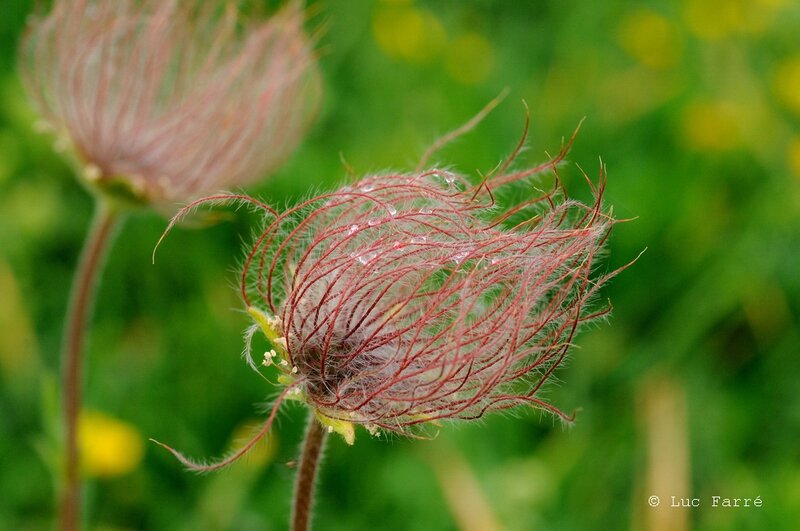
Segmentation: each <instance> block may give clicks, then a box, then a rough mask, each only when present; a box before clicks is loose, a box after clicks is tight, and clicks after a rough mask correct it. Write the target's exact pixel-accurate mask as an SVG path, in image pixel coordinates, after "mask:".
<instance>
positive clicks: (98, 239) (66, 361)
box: [59, 199, 119, 531]
mask: <svg viewBox="0 0 800 531" xmlns="http://www.w3.org/2000/svg"><path fill="white" fill-rule="evenodd" d="M118 220H119V216H118V213H117V212H116V211H115V210H114V209H113V208H111V207H110V206H109V205H108V204H106V202H105V201H103V200H102V199H100V200H99V203H98V204H97V210H96V212H95V215H94V221H93V222H92V228H91V231H90V232H89V235H88V236H87V238H86V241H85V242H84V247H83V251H82V252H81V258H80V262H79V263H78V268H77V270H76V271H75V276H74V277H73V280H72V292H71V295H70V302H69V307H68V309H67V315H66V326H65V329H64V343H63V347H62V351H61V371H62V375H61V377H62V384H61V385H62V388H61V391H62V403H63V408H64V409H63V412H64V419H63V422H64V437H65V443H64V448H65V454H66V455H65V459H64V484H63V486H62V488H63V490H62V492H61V502H60V504H61V507H60V526H59V529H61V530H62V531H75V530H77V529H78V528H79V526H80V504H81V496H80V463H79V456H78V415H79V413H80V409H81V401H82V394H83V393H82V389H81V388H82V383H83V381H82V380H83V350H84V343H85V335H86V334H85V333H86V324H87V322H88V320H89V315H90V314H91V310H92V303H93V301H94V294H95V287H96V286H97V279H98V278H99V276H100V272H101V271H102V266H103V263H104V258H105V255H106V250H107V249H108V245H109V243H110V242H111V239H112V236H113V234H114V228H115V227H116V225H117V222H118Z"/></svg>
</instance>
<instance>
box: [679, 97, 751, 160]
mask: <svg viewBox="0 0 800 531" xmlns="http://www.w3.org/2000/svg"><path fill="white" fill-rule="evenodd" d="M682 125H683V127H682V133H683V137H684V140H685V141H686V143H687V144H688V145H689V146H690V147H692V148H694V149H697V150H701V151H702V150H712V151H725V150H729V149H734V148H736V147H738V146H739V145H740V143H741V135H740V130H739V122H738V120H737V115H736V110H735V108H734V107H733V106H732V105H730V104H726V103H723V102H696V103H693V104H691V105H689V106H688V107H686V109H684V111H683V115H682Z"/></svg>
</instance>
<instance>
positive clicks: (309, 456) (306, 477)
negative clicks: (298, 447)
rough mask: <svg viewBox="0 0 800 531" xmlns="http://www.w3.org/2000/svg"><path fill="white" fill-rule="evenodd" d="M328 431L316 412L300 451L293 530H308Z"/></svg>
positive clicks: (293, 509)
mask: <svg viewBox="0 0 800 531" xmlns="http://www.w3.org/2000/svg"><path fill="white" fill-rule="evenodd" d="M327 435H328V432H327V431H325V427H324V426H323V425H322V424H320V423H319V421H317V419H316V416H315V415H314V413H311V415H310V417H309V419H308V428H307V429H306V436H305V439H304V440H303V449H302V451H301V453H300V468H299V469H298V470H297V480H296V482H295V487H294V505H293V507H292V531H308V529H309V524H310V523H311V506H312V501H313V498H314V484H315V483H316V478H317V470H318V469H319V460H320V457H321V456H322V449H323V448H324V446H325V438H326V436H327Z"/></svg>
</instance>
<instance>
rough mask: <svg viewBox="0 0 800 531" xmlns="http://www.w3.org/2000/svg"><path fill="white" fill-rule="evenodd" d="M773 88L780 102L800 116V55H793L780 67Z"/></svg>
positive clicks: (776, 72)
mask: <svg viewBox="0 0 800 531" xmlns="http://www.w3.org/2000/svg"><path fill="white" fill-rule="evenodd" d="M772 87H773V90H774V91H775V96H776V97H777V98H778V100H779V101H780V102H781V103H782V104H783V105H785V106H786V107H787V108H788V109H789V110H791V111H792V112H794V113H796V114H798V115H800V54H797V55H793V56H791V57H789V58H788V59H786V60H784V61H783V62H782V63H780V64H779V65H778V67H777V68H776V70H775V76H774V77H773V84H772Z"/></svg>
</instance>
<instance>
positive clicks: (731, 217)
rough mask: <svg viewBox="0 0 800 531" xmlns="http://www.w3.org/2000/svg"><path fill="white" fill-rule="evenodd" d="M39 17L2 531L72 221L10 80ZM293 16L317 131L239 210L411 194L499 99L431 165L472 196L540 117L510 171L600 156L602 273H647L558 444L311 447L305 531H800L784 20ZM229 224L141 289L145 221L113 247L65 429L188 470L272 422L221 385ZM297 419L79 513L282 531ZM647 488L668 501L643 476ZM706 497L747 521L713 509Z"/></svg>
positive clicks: (778, 16)
mask: <svg viewBox="0 0 800 531" xmlns="http://www.w3.org/2000/svg"><path fill="white" fill-rule="evenodd" d="M32 4H33V2H32V1H29V0H5V1H4V3H3V8H2V10H3V16H2V17H0V19H2V21H1V22H0V57H2V60H0V65H2V66H0V381H2V384H1V386H0V470H2V471H3V472H2V473H1V474H0V523H2V525H0V527H4V528H5V527H8V528H14V529H39V528H42V527H46V526H47V525H49V523H50V522H51V519H52V517H53V514H54V503H53V490H54V485H53V484H52V480H51V474H50V467H51V466H52V464H53V462H52V459H54V457H53V456H52V455H48V452H50V453H52V451H53V450H52V446H53V445H55V444H56V442H55V441H54V438H56V436H55V435H54V432H56V431H57V428H56V427H54V426H52V424H53V423H54V419H53V413H52V412H51V411H50V410H51V409H52V407H53V406H52V404H49V403H43V401H46V400H52V399H51V398H48V399H46V398H45V397H48V396H50V395H52V385H53V380H54V375H55V374H57V372H58V350H59V341H60V334H61V320H62V315H63V313H64V311H65V308H66V301H67V296H68V286H69V283H70V277H71V274H72V270H73V268H74V265H75V262H76V260H77V255H78V251H79V249H80V245H81V241H82V239H83V237H84V234H85V232H86V230H87V228H88V223H89V218H90V213H91V201H90V198H89V196H88V195H87V193H86V191H85V190H84V189H83V188H81V186H80V185H79V184H78V182H77V180H75V179H74V178H72V176H71V169H70V167H69V166H68V165H67V164H65V163H64V162H62V160H61V159H60V158H59V156H58V155H57V154H55V153H54V152H53V151H52V149H51V143H52V141H51V139H50V138H48V137H46V136H42V135H39V134H38V133H35V132H33V122H34V121H35V115H34V113H33V112H32V111H31V110H30V108H29V106H28V104H27V101H26V98H25V96H24V93H23V91H22V88H21V85H20V83H19V80H18V78H17V76H16V73H15V71H14V61H15V59H14V58H15V49H16V45H17V44H16V43H17V41H18V38H19V35H20V33H21V31H22V29H23V24H24V22H23V21H24V16H25V13H28V12H30V11H31V10H32V9H33V6H32ZM314 6H315V9H316V11H317V12H318V13H319V14H318V15H317V16H315V17H312V18H311V21H310V25H311V26H314V25H319V24H320V23H321V22H322V21H323V20H324V21H325V24H324V26H325V28H326V29H325V31H324V32H323V33H322V35H321V40H320V45H319V46H320V49H321V50H322V53H321V64H322V68H323V70H324V76H325V84H326V87H325V88H326V95H325V102H324V106H323V109H322V111H321V113H320V116H319V117H318V120H317V123H316V125H315V127H314V128H313V129H312V132H311V133H310V135H309V137H308V138H307V140H306V141H305V143H304V144H303V145H302V147H301V148H300V150H299V151H298V152H297V153H296V154H295V156H294V157H293V158H292V159H291V161H290V162H289V163H288V164H287V165H286V166H285V167H284V168H283V169H282V170H280V172H279V173H278V174H277V175H275V176H274V177H273V178H272V179H270V180H268V181H265V182H264V183H263V184H261V185H259V186H258V187H257V188H256V189H255V190H254V192H255V194H256V195H257V196H260V197H262V198H264V199H265V200H266V201H268V202H270V203H272V204H275V205H279V206H280V205H284V204H288V203H291V202H293V201H296V200H297V199H298V198H302V197H305V196H308V195H309V193H311V191H318V190H321V189H329V188H331V187H334V186H336V185H337V184H339V183H341V182H343V181H344V180H345V179H346V178H347V176H346V171H345V169H344V168H343V167H342V164H341V162H340V154H341V155H343V156H344V158H345V159H346V160H347V162H348V163H349V164H350V165H351V166H352V167H353V168H354V169H355V171H356V173H357V174H359V175H362V174H365V173H369V172H371V171H381V170H384V169H387V168H392V169H397V170H410V169H413V167H414V166H415V165H416V161H417V160H418V159H419V157H420V156H421V155H422V153H423V152H424V151H425V147H426V146H427V145H429V144H430V143H431V142H432V141H433V140H434V139H435V138H437V137H438V136H439V135H441V134H443V133H445V132H447V131H449V130H451V129H453V128H455V127H456V126H458V125H460V124H461V123H463V122H465V121H467V120H468V119H469V118H470V117H471V116H472V115H473V114H474V113H476V112H477V111H478V110H479V109H480V108H482V107H483V106H484V105H485V104H486V103H487V102H488V101H490V100H491V99H492V98H494V97H495V96H496V95H497V94H499V93H500V92H501V91H502V89H503V88H505V87H509V88H510V90H511V93H510V96H509V97H508V98H507V100H506V101H505V102H504V103H503V104H502V105H501V106H500V107H499V108H498V109H496V110H495V111H494V112H493V113H492V114H491V115H490V116H489V117H488V118H487V119H486V120H485V121H484V122H483V123H482V124H481V125H480V126H479V127H478V128H477V129H476V130H474V131H473V132H471V133H469V134H467V135H466V136H464V137H461V138H459V139H458V140H457V141H456V142H454V143H453V144H452V145H450V146H448V147H447V148H445V149H444V150H443V151H442V152H441V153H439V154H437V156H436V158H437V160H438V161H440V162H441V163H443V164H445V165H447V166H449V167H450V168H452V169H453V170H454V171H459V172H462V173H465V174H469V175H473V176H476V177H477V176H478V172H482V173H484V174H485V173H488V172H489V171H491V169H492V168H494V167H495V166H496V165H497V164H498V162H499V161H501V160H502V159H503V157H504V156H506V155H508V154H509V153H510V152H511V151H512V150H513V147H514V146H515V145H516V143H517V141H518V140H519V137H520V135H521V130H522V126H523V122H524V107H523V106H522V105H521V104H520V103H519V102H520V100H525V101H526V102H527V104H528V106H529V108H530V112H531V116H532V125H531V131H530V135H529V138H528V142H527V145H528V146H529V149H528V151H527V152H526V153H525V154H524V155H523V157H527V158H528V160H529V161H531V162H537V161H543V160H545V158H546V154H545V151H548V152H549V153H555V152H557V151H558V149H559V147H560V146H561V141H562V138H563V137H564V136H569V134H571V132H572V131H573V129H574V128H575V126H576V125H577V124H578V122H579V121H580V119H581V118H583V117H586V122H585V124H584V126H583V127H582V130H581V132H580V134H579V136H578V138H577V140H576V143H575V147H574V149H573V150H572V152H571V154H570V156H569V158H570V160H571V161H572V162H577V163H579V164H580V165H581V167H582V168H583V169H584V170H586V172H587V173H588V174H589V175H590V176H594V175H596V173H597V167H598V162H597V157H599V156H602V162H603V164H605V165H606V166H607V168H608V174H609V185H608V190H607V195H606V197H607V202H608V203H609V204H611V205H613V206H614V212H615V214H616V215H617V216H618V217H620V218H636V220H635V221H632V222H630V223H625V224H621V225H619V226H617V227H616V228H615V231H614V233H613V235H612V237H611V240H610V242H609V260H608V265H607V267H608V268H609V269H613V268H616V267H619V266H621V265H623V264H625V263H627V262H629V261H630V260H632V259H633V258H634V257H635V256H636V255H637V254H638V253H639V252H640V251H641V250H642V249H644V248H647V249H648V250H647V252H646V253H645V254H644V255H643V256H642V257H641V258H640V259H639V260H638V261H637V262H636V263H635V264H634V265H632V266H631V267H630V268H629V269H628V270H627V271H625V272H624V273H623V274H621V275H620V276H618V277H617V278H615V279H614V281H613V283H612V284H611V285H610V286H609V287H608V288H607V289H606V290H605V295H606V296H608V297H609V298H610V299H611V301H612V302H613V304H614V307H615V310H614V313H613V315H612V316H611V318H610V320H609V321H610V322H609V324H608V325H606V324H602V325H593V326H591V327H590V328H588V329H586V330H584V331H583V333H582V334H581V335H580V336H579V338H578V344H579V347H580V348H577V349H575V350H574V351H573V352H572V354H571V357H570V361H569V363H568V364H567V365H566V366H564V367H562V368H561V369H560V370H559V371H558V372H557V377H558V378H559V380H560V381H561V382H562V383H561V384H560V385H558V386H554V385H551V386H549V387H548V388H547V389H546V391H547V396H546V398H547V399H548V400H549V401H552V402H553V403H554V404H555V405H557V406H558V407H559V408H562V409H564V410H566V411H569V410H571V409H579V410H580V411H579V412H578V415H577V419H576V422H575V425H574V426H573V427H571V428H569V429H565V428H564V427H562V426H561V425H560V424H559V423H558V422H555V421H554V420H553V419H552V418H551V417H550V416H548V415H544V414H542V415H540V414H534V413H530V412H524V413H520V415H519V417H520V418H510V417H508V416H506V417H502V416H501V417H492V418H487V419H486V420H485V421H482V422H477V423H470V424H469V425H466V424H461V425H449V424H446V425H444V426H442V428H441V431H440V433H439V435H438V437H437V438H435V439H434V440H431V441H413V440H399V439H394V438H392V439H390V440H388V441H387V440H378V439H370V438H368V437H361V436H360V437H358V439H357V440H356V444H355V446H354V447H347V446H346V445H345V444H344V443H343V442H342V441H341V440H339V439H338V438H333V439H332V440H331V444H330V447H329V451H328V454H327V457H326V459H325V466H324V467H323V471H322V477H321V483H320V488H319V492H318V496H319V502H318V505H317V507H318V510H317V515H316V518H315V528H316V529H319V530H326V529H331V530H332V529H375V528H381V529H456V528H459V526H461V528H464V529H466V527H463V526H462V524H461V522H463V521H464V520H463V518H464V517H465V516H464V514H463V512H462V513H459V511H464V510H465V509H464V507H463V506H464V504H461V505H459V504H457V503H454V502H453V498H455V499H462V500H469V499H470V498H469V497H470V496H472V495H474V493H472V492H471V491H469V484H470V482H469V481H466V480H463V481H462V480H459V479H458V478H464V477H466V478H471V481H474V483H475V484H476V485H477V486H478V493H479V495H480V496H482V498H483V504H484V505H485V507H486V508H488V510H489V511H490V512H491V516H492V518H493V519H494V522H497V523H499V525H501V526H503V527H504V528H507V529H510V530H514V529H519V530H522V529H531V528H534V527H538V528H541V529H559V530H561V529H598V528H606V529H623V528H633V529H642V528H646V527H647V526H648V525H649V522H650V521H651V520H652V518H654V515H655V514H656V511H658V510H663V508H662V509H658V510H656V509H651V508H650V507H648V505H647V498H648V496H650V495H652V494H657V495H659V496H661V498H662V504H664V503H668V497H669V496H670V495H676V496H684V497H699V498H700V499H701V503H702V505H701V507H699V508H693V509H690V510H680V509H674V510H672V511H669V510H666V512H665V514H666V515H667V517H668V518H671V519H673V520H672V521H677V520H680V519H682V518H685V519H687V520H688V522H689V523H690V524H691V525H692V526H693V527H694V528H695V529H709V530H710V529H791V528H792V523H793V522H798V521H800V479H798V478H800V461H798V454H797V441H798V440H800V393H798V392H797V382H798V378H799V377H800V356H798V352H800V319H799V318H798V315H800V275H799V274H798V264H800V134H798V133H797V131H798V125H799V124H800V100H798V99H797V97H796V95H793V94H796V93H797V87H798V86H800V66H798V65H800V46H798V41H797V39H796V28H797V27H798V24H800V9H799V8H798V6H797V4H796V3H792V2H780V1H772V2H766V1H762V2H743V1H738V0H703V1H698V2H690V1H686V2H670V3H652V7H649V8H648V7H634V6H633V5H632V4H631V3H630V2H622V1H616V0H615V1H609V2H575V1H567V2H563V1H556V0H546V1H540V2H488V1H477V2H425V3H423V2H421V1H417V2H414V1H413V0H408V1H388V0H387V1H377V0H376V1H363V2H333V1H331V0H320V1H319V2H315V3H314ZM787 87H788V88H787ZM792 90H794V92H792ZM562 177H563V179H564V181H565V183H566V187H567V190H568V191H569V193H570V194H574V195H575V196H576V197H579V198H580V197H587V196H588V189H587V186H586V184H585V183H584V182H583V177H582V176H581V174H580V172H579V171H578V170H577V169H576V168H575V167H574V166H565V167H564V169H563V175H562ZM226 218H227V219H226V221H224V222H222V223H219V224H216V225H213V226H211V227H206V228H203V229H201V230H191V229H188V230H186V229H179V230H176V231H174V232H173V233H172V234H171V235H170V236H169V238H168V239H167V240H166V242H165V243H164V244H163V245H162V247H161V248H160V249H159V253H158V256H157V260H156V263H155V265H152V264H151V260H150V256H151V252H152V249H153V246H154V245H155V243H156V241H157V240H158V238H159V236H160V233H161V231H162V230H163V229H164V227H165V225H166V221H165V220H164V219H163V218H161V217H158V216H157V215H156V214H145V213H138V214H136V215H135V216H133V217H132V218H130V219H129V220H128V223H127V225H126V226H125V229H124V230H123V231H122V233H121V234H120V235H119V238H118V239H117V241H116V243H115V245H114V248H113V249H112V251H111V254H110V259H109V262H108V266H107V269H106V271H105V276H104V278H103V280H102V283H101V286H100V290H99V293H98V302H97V305H96V308H95V315H94V325H93V326H94V327H93V329H92V332H91V336H90V345H89V352H88V371H87V379H86V402H87V407H89V408H90V409H93V410H100V411H102V412H104V413H105V414H107V415H110V416H112V417H114V418H117V419H122V420H124V421H125V422H126V423H128V424H130V425H132V426H134V427H135V428H136V430H137V431H138V433H140V434H141V436H142V437H144V438H147V437H154V438H157V439H159V440H162V441H166V442H168V443H170V444H172V445H174V446H176V447H177V448H180V449H181V450H185V451H186V452H187V453H188V454H189V455H193V456H216V455H219V454H221V453H224V452H225V451H226V449H227V448H228V445H229V443H230V440H231V438H232V434H233V433H234V432H236V430H237V426H240V425H241V424H242V423H244V422H251V421H252V417H253V416H254V415H255V414H256V413H257V412H258V411H259V404H260V403H262V402H263V401H265V400H268V399H271V398H273V397H274V396H275V388H274V387H273V386H271V385H270V384H269V383H268V382H266V381H264V380H262V379H261V378H259V377H258V375H256V374H254V373H253V372H252V371H251V370H250V369H249V368H248V367H247V366H246V364H245V363H244V362H243V360H242V359H241V358H240V353H241V349H242V341H241V331H242V330H243V329H244V327H245V326H247V323H248V320H247V318H246V315H244V313H243V312H242V310H244V308H243V306H242V304H241V303H240V301H239V300H238V298H237V292H236V290H235V289H233V288H231V287H230V285H231V284H235V282H236V280H237V279H236V275H235V274H234V273H232V272H231V270H232V268H234V267H235V266H236V265H237V264H238V262H239V261H240V258H241V256H242V246H241V245H240V243H241V240H242V239H244V240H247V239H248V238H249V237H250V230H251V225H250V223H251V222H254V221H255V220H253V219H249V218H248V217H247V215H246V214H245V213H243V212H242V213H240V214H239V215H236V216H230V217H227V216H226ZM303 416H304V411H302V410H301V409H300V408H295V407H292V406H288V407H287V412H286V414H285V415H283V416H282V417H281V418H280V419H279V422H278V423H277V431H278V433H279V436H278V438H276V439H275V440H274V444H275V445H276V448H275V449H274V451H275V453H274V456H272V455H271V456H269V457H268V458H265V459H264V460H263V461H259V460H258V458H253V460H252V462H251V463H250V464H249V465H248V463H245V464H244V466H245V467H247V466H251V467H254V468H253V469H251V470H244V469H242V470H239V469H237V470H232V471H229V472H222V473H220V474H219V475H210V476H195V475H192V474H188V473H186V472H184V471H183V470H181V468H180V467H179V465H178V463H177V462H176V461H175V460H174V459H172V457H171V456H169V455H168V454H166V453H165V452H163V451H162V450H161V449H160V448H158V447H156V446H154V445H151V446H148V447H147V451H146V455H145V458H144V460H143V461H142V462H141V463H140V464H139V466H138V467H137V468H136V469H135V470H134V471H133V472H131V473H130V474H127V475H124V476H121V477H114V478H104V479H102V478H97V479H91V480H90V483H91V489H90V491H89V493H88V494H89V495H88V504H89V507H88V511H87V512H88V514H90V515H91V520H92V522H93V524H96V526H97V527H98V528H103V529H197V528H203V527H204V526H205V528H220V529H222V528H226V529H283V528H285V525H286V522H287V521H288V514H289V495H288V493H289V492H290V485H291V482H292V476H293V469H292V468H291V466H289V465H287V463H289V462H290V461H292V460H294V459H295V452H296V448H297V444H298V441H299V438H300V435H301V431H302V426H303V424H304V421H303V420H302V417H303ZM659 441H660V442H659ZM684 447H685V451H686V456H685V458H684V457H682V453H681V452H682V448H684ZM452 455H455V456H456V458H452V459H449V460H448V458H449V457H450V456H452ZM443 456H444V457H443ZM659 463H660V464H659ZM664 464H666V465H667V466H666V468H667V470H670V467H672V468H671V470H673V471H677V472H676V473H675V474H674V475H672V476H670V475H667V476H664V473H663V471H662V470H663V469H664ZM237 466H238V465H237ZM684 466H685V468H684ZM682 470H684V471H685V472H686V474H687V476H686V478H685V479H681V471H682ZM226 474H227V475H226ZM454 478H456V479H454ZM664 482H666V483H664ZM654 485H660V486H658V487H656V486H654ZM664 485H666V486H664ZM459 488H460V489H462V490H459ZM654 488H660V489H662V491H653V490H652V489H654ZM448 489H449V490H448ZM671 489H672V490H671ZM713 495H720V496H724V497H750V498H752V497H755V496H760V497H761V499H763V502H764V504H763V507H761V508H751V509H713V508H711V506H710V505H711V496H713ZM466 505H467V508H469V507H472V508H473V509H474V508H475V507H478V506H482V505H481V504H469V503H468V504H466ZM675 519H677V520H675ZM215 526H216V527H215Z"/></svg>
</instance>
